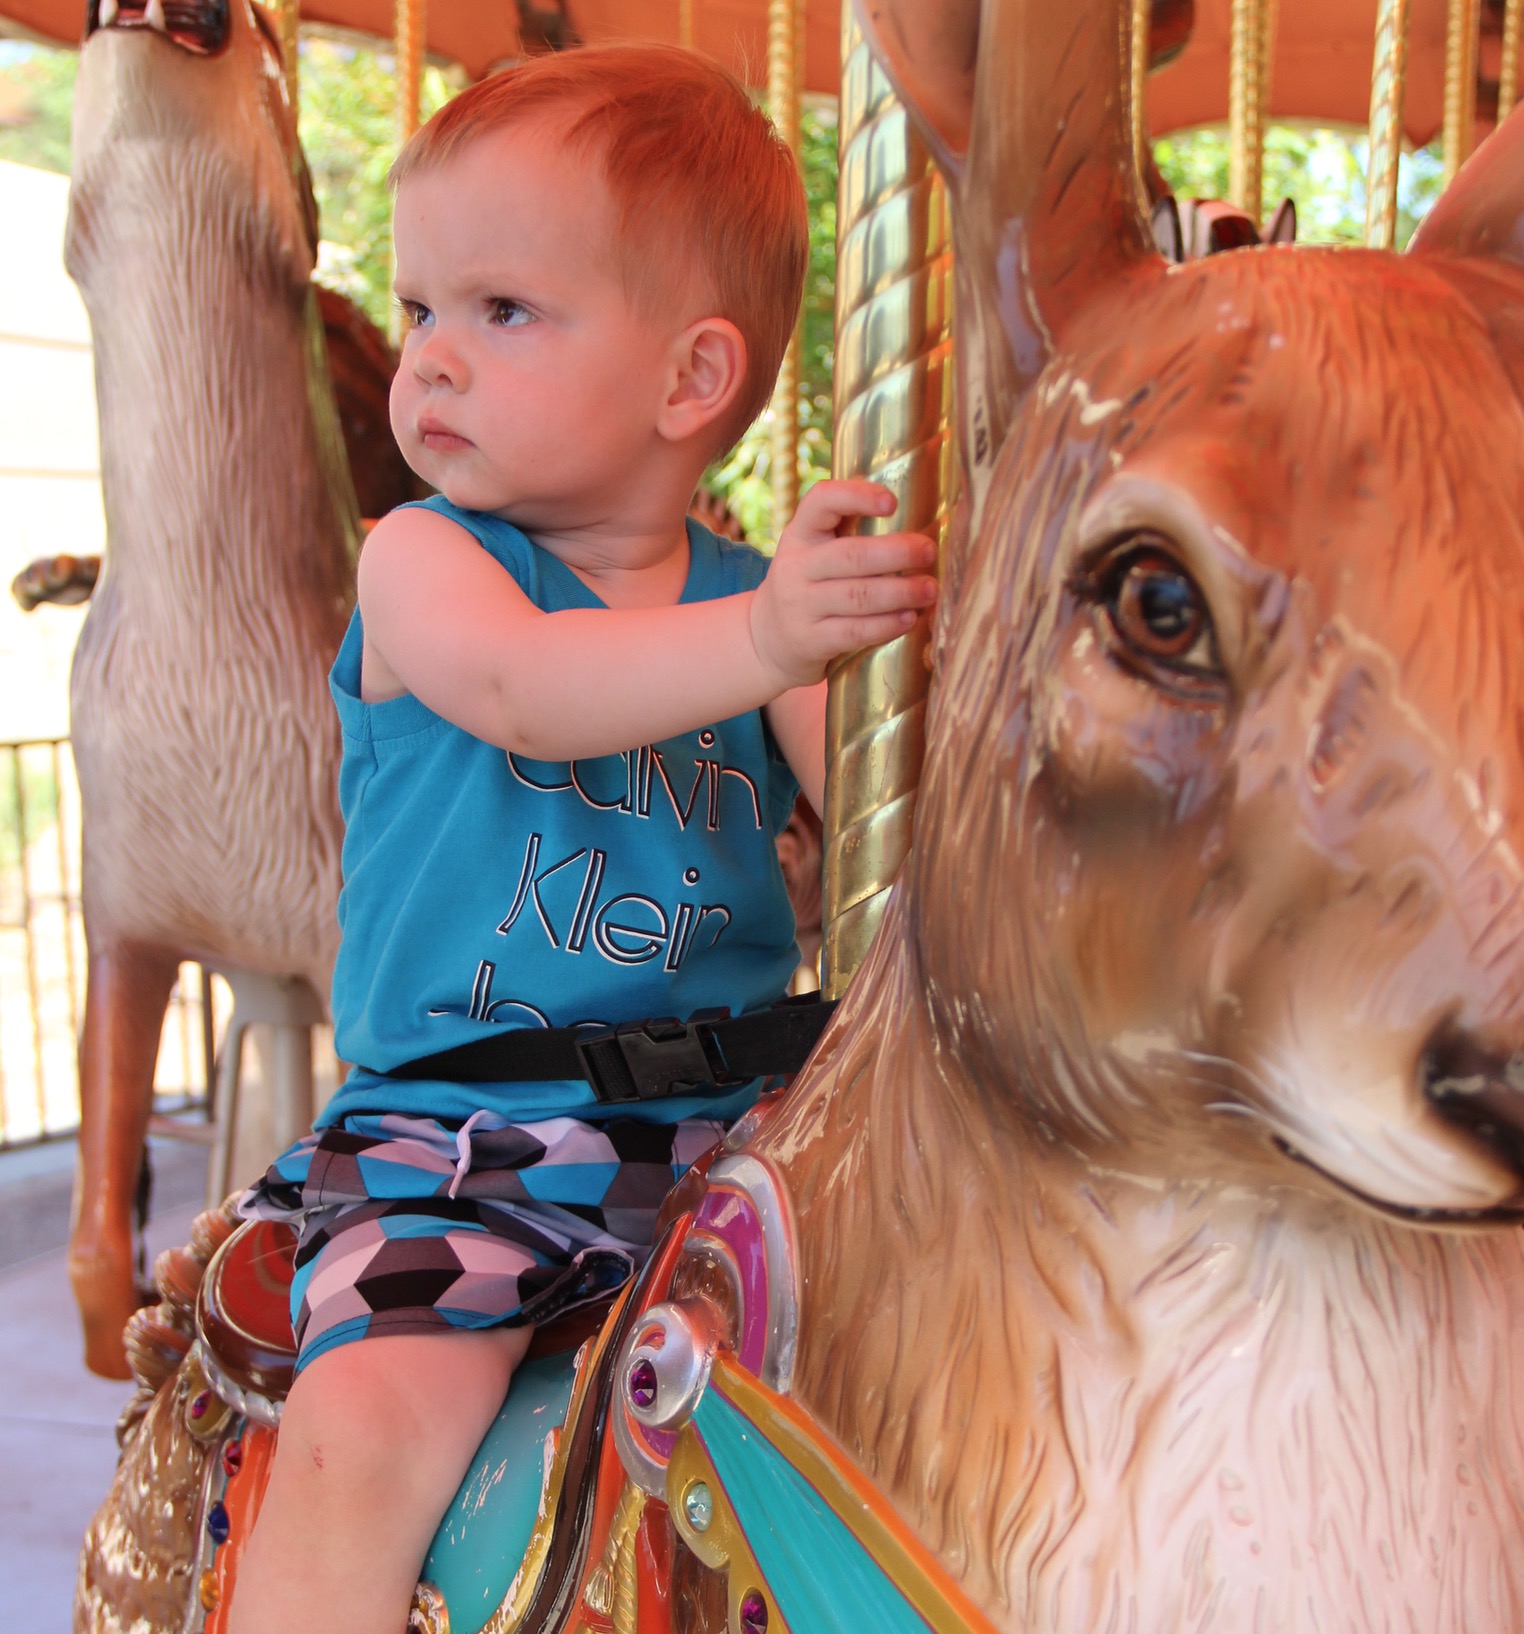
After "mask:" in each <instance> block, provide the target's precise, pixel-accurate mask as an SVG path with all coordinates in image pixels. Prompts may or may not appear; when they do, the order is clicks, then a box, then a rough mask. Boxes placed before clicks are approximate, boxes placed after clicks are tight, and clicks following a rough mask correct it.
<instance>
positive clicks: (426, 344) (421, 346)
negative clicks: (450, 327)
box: [413, 328, 469, 391]
mask: <svg viewBox="0 0 1524 1634" xmlns="http://www.w3.org/2000/svg"><path fill="white" fill-rule="evenodd" d="M413 370H414V372H415V373H416V374H417V376H418V378H419V379H420V380H421V381H423V383H424V384H425V385H428V386H453V387H454V388H455V390H456V391H460V390H462V389H464V387H465V386H466V384H467V382H468V380H469V371H468V370H467V367H466V362H465V359H464V358H463V357H462V356H461V353H460V350H459V348H458V347H455V346H453V345H451V344H450V342H449V340H448V338H447V337H446V336H444V335H442V334H441V333H440V332H439V330H438V329H437V328H434V329H430V330H427V331H426V332H424V333H422V334H420V335H419V336H418V342H417V344H416V345H415V347H414V348H413Z"/></svg>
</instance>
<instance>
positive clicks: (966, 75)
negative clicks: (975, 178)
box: [856, 0, 979, 175]
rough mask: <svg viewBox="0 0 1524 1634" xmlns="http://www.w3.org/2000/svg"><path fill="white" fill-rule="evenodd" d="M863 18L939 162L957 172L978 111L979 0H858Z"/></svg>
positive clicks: (876, 50)
mask: <svg viewBox="0 0 1524 1634" xmlns="http://www.w3.org/2000/svg"><path fill="white" fill-rule="evenodd" d="M856 7H857V16H858V21H859V23H860V25H861V27H862V31H863V35H864V37H865V38H866V39H867V41H868V43H869V44H870V45H871V46H872V48H873V54H874V55H875V56H876V57H877V58H878V59H879V61H880V62H881V63H882V64H883V65H884V69H885V72H886V73H887V74H888V75H889V78H890V79H891V80H892V81H893V83H894V88H895V90H896V91H897V92H898V93H899V96H900V100H901V101H902V102H903V103H904V104H905V106H906V108H907V109H908V110H909V111H910V116H911V118H912V119H913V120H914V121H915V123H916V128H917V129H918V131H919V132H920V135H921V137H922V139H923V140H924V141H925V143H926V145H927V147H928V148H929V149H930V150H931V154H932V157H933V158H934V159H935V160H936V162H937V164H938V166H939V167H940V168H941V169H942V170H943V171H944V172H945V173H947V174H948V175H953V174H955V173H956V172H957V171H958V169H959V168H960V166H961V161H962V158H963V155H964V153H965V152H967V150H968V129H969V121H970V120H971V118H972V117H973V111H974V49H975V46H976V45H977V43H978V39H979V0H934V3H932V4H926V3H925V0H856Z"/></svg>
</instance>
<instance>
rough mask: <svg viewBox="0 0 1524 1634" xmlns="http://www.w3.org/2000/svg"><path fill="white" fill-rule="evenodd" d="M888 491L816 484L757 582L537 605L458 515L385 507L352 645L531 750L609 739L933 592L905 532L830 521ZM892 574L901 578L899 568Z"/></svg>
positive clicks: (636, 731)
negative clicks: (653, 602)
mask: <svg viewBox="0 0 1524 1634" xmlns="http://www.w3.org/2000/svg"><path fill="white" fill-rule="evenodd" d="M892 508H893V501H892V499H891V497H890V495H889V494H888V493H887V491H886V490H885V489H883V488H880V487H878V486H877V485H876V484H874V483H867V482H827V483H820V484H817V485H816V487H815V488H813V489H812V490H811V491H810V493H809V494H808V495H806V497H805V499H804V501H803V502H802V503H801V505H800V507H799V513H798V515H797V516H796V517H795V518H794V520H793V522H792V523H791V524H790V525H789V527H788V528H786V529H785V530H784V534H783V537H782V538H781V539H780V540H779V542H778V551H777V555H776V556H775V557H774V559H773V562H772V563H771V565H770V567H769V570H768V575H767V578H766V579H765V580H764V581H763V584H762V586H761V587H760V588H759V589H757V590H754V591H750V592H748V593H746V594H743V595H738V596H728V597H725V598H724V599H722V600H719V601H710V602H698V603H692V604H687V605H682V606H676V607H652V608H640V609H589V610H586V611H583V610H580V609H576V610H570V611H566V612H557V613H544V612H541V611H540V609H539V608H537V607H536V606H534V604H533V603H532V602H531V601H530V600H529V599H528V597H527V596H525V595H524V593H523V592H522V591H521V590H520V589H519V587H518V585H517V584H515V583H514V581H513V578H512V577H511V575H510V574H508V573H507V572H505V571H504V570H503V569H502V568H501V567H499V566H498V564H497V563H496V562H494V561H493V560H492V558H491V557H490V556H489V555H488V554H487V553H486V552H485V551H484V550H483V549H482V548H481V546H480V545H479V544H478V543H477V542H476V541H475V540H474V539H473V538H472V537H471V536H470V535H469V534H468V533H466V532H465V530H464V529H462V528H460V527H458V526H457V525H456V524H455V523H453V522H451V521H449V520H448V519H447V518H445V517H442V516H440V515H438V514H437V513H436V512H433V511H428V510H418V509H408V510H403V511H397V512H393V513H392V515H391V516H389V517H387V518H385V519H384V520H383V521H382V522H381V523H380V525H379V526H378V527H377V528H376V529H375V531H374V532H373V533H372V534H371V536H370V538H369V540H367V542H366V545H365V549H364V550H363V551H362V552H361V556H360V577H359V593H360V609H361V613H362V616H363V618H364V622H365V643H366V657H367V662H369V661H370V659H371V654H372V653H374V654H375V655H376V657H378V658H379V659H380V664H379V665H377V666H376V668H377V669H378V670H380V671H381V672H383V673H384V674H385V675H386V676H387V677H388V678H389V679H390V680H393V681H395V683H396V685H397V686H400V687H401V688H405V689H406V690H407V691H409V692H412V693H413V694H414V695H415V696H416V697H418V698H419V699H421V700H422V702H424V703H425V704H427V705H428V706H429V708H431V709H432V710H434V712H435V713H436V714H439V715H442V716H444V718H445V719H446V720H449V721H453V722H454V723H455V725H457V726H459V727H462V728H463V729H464V730H465V731H467V732H470V733H472V734H473V735H474V736H476V737H479V738H482V739H484V740H485V741H486V742H488V743H494V744H497V745H498V746H499V747H501V748H504V749H508V750H510V751H512V752H514V753H516V754H522V755H526V756H529V757H531V758H534V759H537V760H571V759H577V758H582V757H586V756H592V755H600V754H612V753H616V752H618V751H619V750H622V749H629V748H632V747H634V746H636V745H637V744H642V743H651V742H658V741H660V740H661V739H662V738H666V737H674V736H676V735H677V734H679V733H682V732H687V731H692V730H693V729H694V728H695V727H699V726H704V725H707V724H709V723H710V722H711V721H717V720H726V719H728V718H729V717H730V716H732V715H739V714H741V713H743V712H744V711H746V710H748V709H756V708H759V707H761V706H762V705H764V704H766V703H767V702H769V701H770V700H771V699H773V698H775V697H777V696H778V695H779V694H780V693H783V692H786V691H788V690H790V689H791V688H795V687H799V686H806V685H808V684H810V683H812V682H814V681H817V680H819V679H820V677H821V676H822V675H823V674H824V672H825V666H826V664H827V663H828V662H829V661H830V660H831V659H832V658H834V657H836V656H837V655H838V654H839V653H843V652H851V651H854V650H855V649H856V648H858V647H864V646H871V645H873V644H875V643H877V642H880V641H885V640H887V639H889V638H890V637H891V636H895V635H899V634H901V633H902V632H903V631H905V630H906V629H908V628H909V627H910V625H911V624H912V623H913V622H914V619H915V614H916V612H917V611H918V610H919V609H921V608H922V607H925V606H928V605H929V604H930V603H931V601H933V600H934V599H935V596H936V584H935V581H934V580H932V579H930V578H928V577H926V576H925V574H924V572H914V571H911V570H915V569H921V570H924V569H926V568H929V567H930V566H931V565H932V562H933V561H934V559H935V550H934V547H933V545H932V544H931V541H930V540H928V539H925V538H923V537H922V536H921V535H919V534H882V535H878V536H861V537H847V538H843V537H838V536H837V533H836V530H837V528H838V527H840V526H841V524H842V523H843V522H844V521H846V520H847V519H848V518H850V517H858V516H877V515H884V514H886V513H887V512H888V511H889V510H891V509H892ZM900 574H908V576H906V577H898V576H897V575H900Z"/></svg>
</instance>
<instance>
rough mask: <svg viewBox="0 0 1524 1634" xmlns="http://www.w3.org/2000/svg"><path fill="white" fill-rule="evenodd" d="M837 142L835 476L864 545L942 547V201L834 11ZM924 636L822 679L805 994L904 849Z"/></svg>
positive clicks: (948, 347)
mask: <svg viewBox="0 0 1524 1634" xmlns="http://www.w3.org/2000/svg"><path fill="white" fill-rule="evenodd" d="M842 10H843V26H842V80H841V107H840V115H839V118H840V124H839V127H838V140H839V143H840V157H841V163H840V180H839V182H838V194H837V216H836V220H837V238H836V242H837V261H836V378H835V398H836V436H835V441H834V444H833V452H832V468H833V471H834V473H835V475H837V476H839V477H871V478H872V479H874V480H875V481H878V482H882V483H885V484H886V485H887V486H888V487H889V488H890V489H892V490H893V492H894V493H895V494H896V495H897V497H898V499H899V505H898V507H897V509H896V511H895V513H894V515H893V516H892V517H889V518H886V519H885V520H884V521H882V522H878V523H871V524H868V526H869V527H870V528H872V529H873V530H874V531H880V530H881V531H886V532H887V531H890V530H893V529H899V528H912V529H918V530H921V531H923V532H926V533H930V534H932V535H933V536H935V537H936V538H937V539H938V540H939V541H940V540H942V539H943V538H945V535H946V531H947V521H948V512H949V497H950V494H951V491H952V488H953V482H952V478H951V470H952V435H951V399H952V380H953V366H952V338H951V326H952V255H951V249H950V239H949V233H948V219H947V200H946V195H945V193H944V191H943V188H942V183H941V181H940V179H939V178H938V177H937V174H936V172H935V170H934V168H933V166H932V163H931V160H930V158H929V157H928V155H927V153H926V151H925V149H924V148H923V147H922V146H921V144H920V142H919V141H917V140H916V138H915V136H914V135H913V134H912V132H911V130H910V127H909V124H908V121H907V119H906V115H905V110H904V109H903V107H901V106H900V104H899V103H898V101H897V100H896V99H895V97H894V94H893V92H892V91H891V89H890V86H889V82H888V80H887V79H886V78H885V77H884V75H883V73H882V72H881V71H880V70H879V68H878V67H877V65H876V64H875V63H874V61H873V59H872V57H871V55H870V54H869V52H868V48H867V45H866V43H865V42H864V40H863V37H862V34H861V31H860V30H859V29H858V27H857V24H856V21H855V19H854V18H853V16H852V9H851V7H850V6H844V7H843V8H842ZM928 640H929V637H928V634H927V631H926V629H925V627H924V624H923V625H922V626H918V627H917V628H916V629H915V630H912V631H911V632H910V634H909V635H905V636H901V637H900V638H899V639H898V640H895V641H891V642H887V643H886V644H885V645H883V646H881V647H873V648H870V649H869V650H867V651H866V652H859V653H853V654H851V655H849V656H848V657H846V658H844V659H842V660H840V662H839V663H838V664H837V665H835V666H834V668H833V670H832V674H831V679H830V702H829V705H828V708H827V712H826V768H827V770H826V810H825V904H824V922H825V923H824V944H823V947H822V950H821V972H822V982H821V985H822V987H823V989H824V991H825V992H826V993H827V994H828V995H832V996H835V995H839V994H840V993H841V991H842V989H843V988H844V987H845V986H846V984H847V981H848V979H849V978H850V977H851V975H852V973H853V972H854V971H855V970H856V969H857V967H858V966H859V964H861V962H862V959H863V956H864V954H865V953H866V952H867V950H868V945H869V943H870V942H871V941H872V939H873V935H874V932H875V931H876V930H877V928H878V925H879V922H880V920H881V919H882V918H883V913H884V908H885V905H886V903H887V900H888V891H889V887H890V886H891V885H892V884H893V882H894V877H895V875H896V873H898V871H899V867H900V864H901V863H902V862H903V861H904V859H905V855H906V853H907V852H908V851H909V849H910V838H911V827H912V820H913V818H914V814H915V800H916V789H917V785H918V784H919V781H920V774H921V761H922V757H923V752H924V747H925V716H926V694H927V690H928V686H929V681H930V676H929V673H928V667H927V657H928Z"/></svg>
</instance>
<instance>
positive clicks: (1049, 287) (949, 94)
mask: <svg viewBox="0 0 1524 1634" xmlns="http://www.w3.org/2000/svg"><path fill="white" fill-rule="evenodd" d="M856 4H857V8H858V16H859V18H860V19H861V21H862V23H863V27H864V30H865V32H866V34H867V37H868V39H869V40H870V42H871V43H872V45H873V48H874V50H875V51H876V52H877V53H879V55H880V58H881V60H882V61H883V62H884V64H885V68H886V70H887V72H888V73H889V75H890V78H891V79H892V80H894V81H895V83H896V86H897V88H898V89H899V90H900V91H901V92H902V94H903V95H904V96H905V98H906V100H907V103H908V104H909V105H910V107H911V109H912V112H913V114H914V116H915V118H916V120H917V123H918V125H919V128H920V130H921V132H922V134H923V136H924V137H925V138H926V140H927V143H928V145H929V146H930V147H931V149H932V152H933V155H934V156H935V157H936V158H937V160H938V163H939V164H940V165H941V166H942V169H943V172H944V174H945V175H946V178H947V182H948V190H949V194H950V197H951V199H952V207H953V209H952V213H953V245H954V259H955V265H956V267H957V279H958V308H957V310H958V320H957V321H958V329H959V342H958V351H959V365H960V368H959V376H958V382H959V395H960V402H961V412H962V419H963V431H962V437H963V440H962V452H963V460H964V464H965V468H966V471H967V476H968V491H969V495H970V498H971V500H972V503H973V512H974V515H975V517H976V518H977V515H978V513H979V511H980V509H981V508H982V500H983V494H984V491H985V489H986V487H987V479H988V476H989V474H990V471H991V470H992V468H993V463H994V459H995V457H996V455H997V454H998V452H999V450H1000V447H1001V444H1002V443H1003V441H1004V439H1005V434H1006V430H1007V428H1008V426H1009V425H1010V422H1011V419H1012V417H1013V415H1014V414H1015V412H1016V410H1017V407H1018V405H1019V403H1020V401H1021V399H1022V397H1023V396H1024V395H1025V393H1026V391H1027V390H1028V388H1029V387H1030V386H1031V385H1032V384H1033V382H1034V381H1035V380H1036V379H1037V377H1038V375H1039V374H1040V373H1041V372H1042V370H1043V368H1044V367H1045V366H1046V364H1047V362H1048V359H1049V357H1050V356H1051V355H1052V354H1053V350H1054V348H1055V347H1058V348H1060V349H1061V348H1062V345H1063V338H1064V330H1065V326H1066V323H1067V320H1068V318H1069V317H1070V316H1071V315H1072V314H1073V313H1075V312H1077V311H1078V310H1079V309H1080V308H1081V307H1083V306H1084V305H1086V304H1087V303H1088V301H1089V300H1090V299H1091V297H1092V296H1094V295H1095V294H1096V293H1097V292H1098V291H1099V290H1102V289H1105V288H1109V287H1112V286H1113V285H1114V284H1115V283H1116V281H1117V280H1118V279H1119V278H1121V277H1123V276H1125V275H1126V274H1127V273H1128V272H1129V271H1131V270H1133V269H1135V268H1137V267H1139V266H1141V265H1143V264H1145V263H1149V262H1152V263H1153V264H1154V265H1156V266H1158V267H1160V268H1162V266H1163V261H1162V260H1161V258H1160V257H1159V255H1158V252H1157V251H1156V250H1155V248H1154V243H1153V234H1152V232H1151V230H1150V227H1149V222H1148V215H1147V209H1146V205H1145V201H1144V197H1143V189H1142V183H1141V181H1140V179H1139V176H1138V171H1137V166H1136V164H1135V163H1134V161H1133V153H1132V131H1131V121H1130V115H1129V107H1128V98H1129V86H1130V80H1131V75H1130V73H1129V71H1128V64H1129V57H1130V52H1129V42H1130V21H1131V11H1132V8H1131V6H1130V5H1129V4H1127V3H1126V0H1091V3H1089V4H1086V5H1083V6H1077V5H1068V4H1056V3H1055V0H856ZM971 59H972V64H973V67H972V73H971V74H970V71H969V64H970V60H971Z"/></svg>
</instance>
